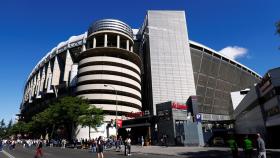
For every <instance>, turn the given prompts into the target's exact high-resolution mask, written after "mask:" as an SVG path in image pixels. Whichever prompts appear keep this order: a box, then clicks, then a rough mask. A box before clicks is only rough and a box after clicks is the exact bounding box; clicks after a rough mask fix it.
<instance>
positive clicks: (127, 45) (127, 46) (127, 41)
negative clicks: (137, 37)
mask: <svg viewBox="0 0 280 158" xmlns="http://www.w3.org/2000/svg"><path fill="white" fill-rule="evenodd" d="M126 50H128V51H129V40H126Z"/></svg>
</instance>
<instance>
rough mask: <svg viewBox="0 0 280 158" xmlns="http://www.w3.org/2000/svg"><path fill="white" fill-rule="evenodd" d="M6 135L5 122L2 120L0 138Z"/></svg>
mask: <svg viewBox="0 0 280 158" xmlns="http://www.w3.org/2000/svg"><path fill="white" fill-rule="evenodd" d="M5 134H6V127H5V120H4V119H2V120H1V122H0V138H2V137H4V136H5Z"/></svg>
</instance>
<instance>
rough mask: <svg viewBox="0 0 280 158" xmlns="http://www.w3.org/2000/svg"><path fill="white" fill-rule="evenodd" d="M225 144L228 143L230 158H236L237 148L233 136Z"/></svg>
mask: <svg viewBox="0 0 280 158" xmlns="http://www.w3.org/2000/svg"><path fill="white" fill-rule="evenodd" d="M227 143H228V145H229V148H230V150H231V154H232V157H233V158H238V146H237V143H236V141H235V139H234V137H233V135H231V136H230V138H229V140H228V141H227Z"/></svg>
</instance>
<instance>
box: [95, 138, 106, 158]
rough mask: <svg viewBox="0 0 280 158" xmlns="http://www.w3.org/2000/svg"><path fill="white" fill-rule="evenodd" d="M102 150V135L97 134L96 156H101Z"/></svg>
mask: <svg viewBox="0 0 280 158" xmlns="http://www.w3.org/2000/svg"><path fill="white" fill-rule="evenodd" d="M103 150H104V141H103V139H102V136H99V138H98V139H97V157H98V158H100V157H101V158H103V157H104V155H103Z"/></svg>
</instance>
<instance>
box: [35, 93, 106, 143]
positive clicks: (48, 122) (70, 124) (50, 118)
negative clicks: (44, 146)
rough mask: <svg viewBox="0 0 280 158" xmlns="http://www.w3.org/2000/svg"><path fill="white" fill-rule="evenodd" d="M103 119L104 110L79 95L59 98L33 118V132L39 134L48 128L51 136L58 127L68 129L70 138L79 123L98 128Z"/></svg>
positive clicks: (72, 136)
mask: <svg viewBox="0 0 280 158" xmlns="http://www.w3.org/2000/svg"><path fill="white" fill-rule="evenodd" d="M102 121H103V115H102V110H101V109H98V108H96V107H95V106H93V105H90V104H89V103H88V102H87V100H84V99H82V98H79V97H64V98H61V99H58V100H57V101H55V102H54V103H52V104H51V105H49V107H48V108H47V109H45V110H44V111H43V112H41V113H39V114H37V115H35V116H34V117H33V118H32V121H31V123H32V124H33V130H32V131H33V133H36V134H37V135H39V134H40V133H43V132H45V130H46V129H49V130H51V131H50V132H51V137H53V134H54V133H55V131H56V130H57V129H61V128H63V130H64V131H67V132H66V134H68V135H67V137H68V139H73V138H74V136H75V131H76V129H77V127H78V125H79V124H80V125H85V124H87V125H90V126H91V127H93V128H96V126H98V125H99V124H100V123H101V122H102Z"/></svg>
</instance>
